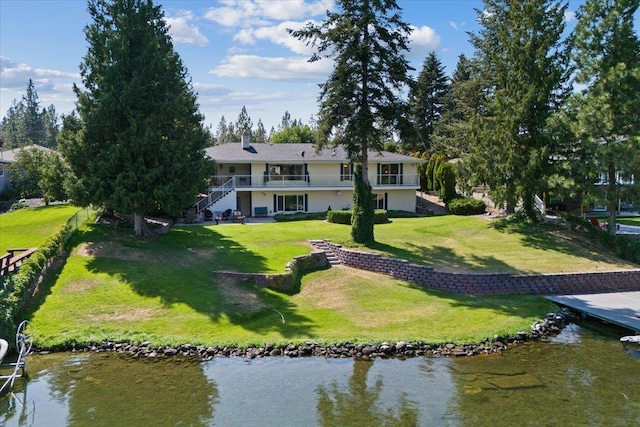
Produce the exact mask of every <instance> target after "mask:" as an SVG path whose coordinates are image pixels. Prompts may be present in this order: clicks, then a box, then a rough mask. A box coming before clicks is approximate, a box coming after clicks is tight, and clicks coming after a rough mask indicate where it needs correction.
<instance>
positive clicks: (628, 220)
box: [616, 216, 640, 227]
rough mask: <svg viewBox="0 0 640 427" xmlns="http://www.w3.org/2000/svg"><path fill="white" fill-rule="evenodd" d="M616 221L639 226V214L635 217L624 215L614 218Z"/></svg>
mask: <svg viewBox="0 0 640 427" xmlns="http://www.w3.org/2000/svg"><path fill="white" fill-rule="evenodd" d="M616 222H618V223H620V224H626V225H635V226H636V227H640V216H636V217H631V218H629V217H625V218H616Z"/></svg>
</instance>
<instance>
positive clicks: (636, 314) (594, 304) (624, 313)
mask: <svg viewBox="0 0 640 427" xmlns="http://www.w3.org/2000/svg"><path fill="white" fill-rule="evenodd" d="M545 298H546V299H548V300H550V301H553V302H554V303H556V304H558V305H560V306H564V307H568V308H570V309H571V310H574V311H577V312H580V313H584V314H586V315H588V316H591V317H595V318H597V319H600V320H603V321H605V322H608V323H611V324H615V325H618V326H621V327H623V328H627V329H630V330H632V331H634V332H635V333H640V292H613V293H607V294H586V295H553V296H546V297H545Z"/></svg>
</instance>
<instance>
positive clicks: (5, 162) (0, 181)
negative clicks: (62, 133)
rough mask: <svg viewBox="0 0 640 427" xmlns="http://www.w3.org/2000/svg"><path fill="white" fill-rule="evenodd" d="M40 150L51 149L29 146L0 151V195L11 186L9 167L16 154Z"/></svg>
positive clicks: (34, 145) (35, 145)
mask: <svg viewBox="0 0 640 427" xmlns="http://www.w3.org/2000/svg"><path fill="white" fill-rule="evenodd" d="M32 149H36V150H41V151H45V152H50V151H51V149H49V148H47V147H43V146H42V145H37V144H31V145H27V146H24V147H20V148H13V149H11V150H5V151H0V193H2V192H3V191H4V190H6V189H8V188H9V187H10V186H11V180H10V177H9V165H10V164H11V163H13V162H15V161H16V157H17V155H18V153H19V152H20V151H22V150H32Z"/></svg>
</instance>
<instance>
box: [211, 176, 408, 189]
mask: <svg viewBox="0 0 640 427" xmlns="http://www.w3.org/2000/svg"><path fill="white" fill-rule="evenodd" d="M230 178H235V186H236V188H249V189H251V188H260V189H268V188H289V187H312V188H313V187H315V188H320V187H325V188H327V187H328V188H337V187H338V188H350V187H353V181H352V180H351V179H349V178H350V177H342V178H341V177H340V176H339V175H262V176H260V175H234V176H217V177H216V179H217V180H227V179H230ZM419 183H420V181H419V177H418V175H402V176H396V175H393V176H389V175H380V176H379V177H378V176H376V177H374V178H373V179H371V185H372V186H373V187H374V188H375V187H377V186H380V187H418V186H419Z"/></svg>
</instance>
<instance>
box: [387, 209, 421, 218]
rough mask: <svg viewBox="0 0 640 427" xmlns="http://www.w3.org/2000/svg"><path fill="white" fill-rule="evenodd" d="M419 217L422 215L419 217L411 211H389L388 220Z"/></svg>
mask: <svg viewBox="0 0 640 427" xmlns="http://www.w3.org/2000/svg"><path fill="white" fill-rule="evenodd" d="M419 216H420V215H418V214H417V213H415V212H410V211H394V210H388V211H387V218H417V217H419Z"/></svg>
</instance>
